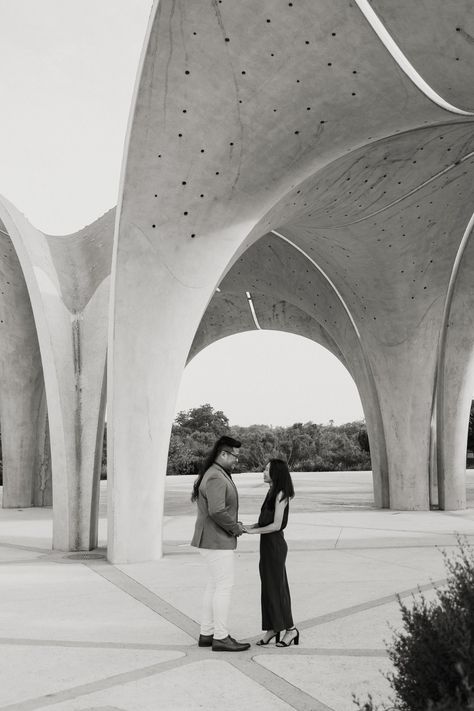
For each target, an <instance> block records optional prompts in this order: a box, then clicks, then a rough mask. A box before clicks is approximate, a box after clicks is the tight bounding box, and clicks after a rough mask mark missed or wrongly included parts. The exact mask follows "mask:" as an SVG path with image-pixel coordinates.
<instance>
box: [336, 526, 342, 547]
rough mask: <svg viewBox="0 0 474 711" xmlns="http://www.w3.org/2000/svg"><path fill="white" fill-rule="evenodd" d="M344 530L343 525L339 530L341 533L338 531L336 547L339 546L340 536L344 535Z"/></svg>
mask: <svg viewBox="0 0 474 711" xmlns="http://www.w3.org/2000/svg"><path fill="white" fill-rule="evenodd" d="M343 530H344V527H343V526H341V527H340V530H339V533H338V536H337V540H336V542H335V544H334V548H337V544H338V543H339V539H340V537H341V536H342V531H343Z"/></svg>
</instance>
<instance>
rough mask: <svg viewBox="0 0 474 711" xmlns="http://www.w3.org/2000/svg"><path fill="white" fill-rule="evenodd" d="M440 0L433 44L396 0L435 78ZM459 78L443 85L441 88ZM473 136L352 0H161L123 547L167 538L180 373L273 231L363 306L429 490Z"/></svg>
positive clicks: (116, 460)
mask: <svg viewBox="0 0 474 711" xmlns="http://www.w3.org/2000/svg"><path fill="white" fill-rule="evenodd" d="M438 5H439V7H438V14H437V15H436V18H434V17H433V16H431V15H430V14H429V13H428V12H427V11H426V9H425V6H423V8H421V9H420V8H418V9H417V10H416V11H414V12H416V13H417V14H419V13H422V14H423V22H422V23H418V26H422V27H423V31H422V33H421V34H420V35H419V37H418V39H417V42H418V44H417V54H416V56H414V55H413V50H412V45H413V34H412V29H411V28H412V27H414V24H412V25H411V26H410V28H407V24H408V23H409V22H410V17H411V15H410V13H411V9H410V7H409V6H408V4H406V7H405V6H404V12H405V15H403V13H402V12H400V13H399V14H396V16H394V19H393V18H392V17H389V18H387V17H383V16H384V13H386V6H387V4H386V3H379V4H378V10H379V13H380V15H381V17H383V19H384V21H385V23H386V25H387V27H388V28H389V29H390V31H391V32H392V34H394V35H395V34H396V35H397V41H398V44H399V46H400V47H401V48H402V49H403V51H404V52H405V54H406V55H407V56H409V57H411V62H412V64H413V66H415V67H416V68H417V70H418V71H419V73H420V74H421V75H422V76H423V77H424V78H425V80H426V81H427V82H428V83H431V84H433V85H435V84H436V82H435V81H434V80H433V81H432V79H433V74H432V73H431V74H430V72H429V71H428V69H429V67H428V65H427V63H426V62H425V60H424V57H425V56H426V53H427V52H428V50H429V48H430V47H431V40H432V36H433V33H435V34H442V33H443V32H444V34H445V37H446V38H448V37H449V32H448V30H449V28H451V26H452V19H453V15H452V12H451V10H450V9H449V8H446V7H445V6H444V5H443V4H442V3H439V4H438ZM461 5H462V3H461ZM376 9H377V8H376ZM403 17H405V18H406V20H405V21H404V24H403V26H402V28H401V29H399V30H397V31H395V30H394V26H393V25H392V26H391V22H392V19H393V22H395V21H397V22H398V21H399V20H400V19H401V18H403ZM435 24H436V27H435ZM458 34H459V33H458ZM410 43H411V44H410ZM466 51H467V50H466ZM456 56H457V55H456ZM466 56H467V55H466ZM463 57H464V55H463ZM466 61H467V60H466ZM454 62H456V59H454ZM463 62H464V59H463ZM463 62H461V61H459V62H457V64H458V65H459V66H461V64H463ZM454 66H455V65H454V64H450V66H449V68H448V69H447V70H446V76H448V75H449V77H450V79H451V77H452V76H453V71H452V70H453V67H454ZM463 71H464V70H463ZM442 73H443V72H442V71H441V70H440V74H442ZM461 74H462V72H461ZM461 74H460V75H459V76H461ZM443 81H444V79H443ZM445 85H446V86H447V82H445V84H439V83H438V84H437V85H436V86H435V89H436V90H437V92H438V93H439V94H440V95H441V96H443V95H444V93H445V92H444V89H445ZM449 86H451V87H452V88H453V91H451V93H450V94H449V95H448V94H446V100H447V101H450V103H452V104H453V105H459V106H461V108H462V107H463V106H465V103H464V101H463V95H462V91H463V89H462V86H463V83H462V80H458V81H456V83H454V82H450V83H449ZM473 135H474V128H473V123H472V122H471V121H466V120H465V119H460V118H459V117H457V116H456V115H454V114H453V113H452V112H451V111H446V110H445V109H443V108H441V107H440V106H438V105H436V104H434V103H433V102H432V101H431V100H430V99H428V98H427V97H426V96H424V95H423V94H422V93H420V92H419V90H418V89H417V88H416V87H415V85H414V84H413V82H412V81H411V79H410V78H409V77H408V76H406V75H405V74H403V73H402V72H401V71H400V68H399V67H398V65H397V64H396V63H395V62H394V60H393V58H392V56H391V54H390V53H389V52H388V51H387V49H386V47H385V46H384V45H383V44H382V43H381V42H380V40H379V39H378V37H377V36H376V35H375V34H374V32H373V29H372V27H371V26H370V25H369V24H368V23H367V21H366V19H365V17H364V16H363V14H362V13H361V12H360V10H359V8H358V7H356V6H355V5H353V4H342V3H334V2H330V1H329V0H318V2H317V3H315V2H312V1H310V0H302V1H301V2H298V3H293V4H291V3H288V4H286V5H285V6H284V7H280V6H279V8H278V10H276V9H275V4H274V3H273V2H271V1H270V0H265V1H264V2H261V3H258V5H257V6H256V5H255V3H252V2H250V0H244V1H243V2H240V3H212V4H209V3H207V2H204V0H196V1H193V2H192V3H191V2H184V3H180V4H177V3H174V2H172V0H161V2H159V3H155V5H154V8H153V11H152V15H151V19H150V24H149V28H148V31H147V37H146V40H145V45H144V51H143V56H142V60H141V65H140V69H139V75H138V80H137V86H136V90H135V96H134V101H133V105H132V111H131V116H130V123H129V132H128V138H127V145H126V152H125V161H124V168H123V175H122V181H121V191H120V202H119V207H118V214H117V229H116V238H115V257H114V269H113V290H112V300H111V318H110V322H111V324H110V355H111V357H110V359H109V388H110V390H109V407H110V412H111V421H110V435H111V442H110V448H111V454H112V462H111V467H110V468H111V478H112V482H111V483H112V485H111V487H110V490H111V498H110V510H111V518H110V520H109V542H110V548H109V555H110V558H111V560H112V561H114V562H126V561H132V560H139V559H149V558H154V557H157V556H159V555H160V554H161V513H160V512H161V509H162V499H163V487H164V471H165V468H166V467H165V464H166V453H167V444H168V439H169V432H170V428H171V422H172V418H173V414H174V404H175V399H176V393H177V387H178V383H179V380H180V376H181V372H182V370H183V368H184V365H185V362H186V358H187V357H188V354H189V351H190V348H191V346H192V343H193V339H194V337H195V334H196V330H197V328H198V325H199V323H200V321H201V319H202V317H203V315H204V313H205V311H206V308H207V307H208V305H209V302H210V301H211V299H212V298H213V295H214V293H215V289H216V287H217V286H218V285H219V284H220V282H221V281H222V280H223V277H224V276H225V275H226V274H227V273H228V272H229V270H230V269H231V268H232V267H233V265H234V264H236V263H237V261H238V259H239V257H241V256H242V255H243V254H244V253H245V251H246V250H247V249H248V248H249V247H250V246H251V245H252V244H253V243H254V242H257V240H259V239H260V238H262V237H263V236H264V235H266V234H267V233H269V232H270V231H271V230H276V231H279V232H281V234H284V235H285V236H286V237H287V238H288V239H290V240H291V242H292V243H293V244H295V245H296V246H297V247H298V248H300V249H301V250H302V251H304V252H305V253H306V254H308V255H309V256H311V258H312V259H313V260H314V261H315V263H317V264H318V265H319V266H320V267H321V268H322V269H323V271H324V272H325V273H326V274H327V275H328V276H329V278H330V280H331V282H332V283H333V284H334V285H335V287H336V289H337V291H338V292H339V293H340V294H341V295H342V297H343V300H344V301H345V302H346V303H348V304H350V306H351V314H352V316H353V319H354V323H355V324H356V327H357V330H358V332H359V333H360V341H361V346H362V348H363V351H364V353H365V354H367V359H368V366H369V370H370V372H371V373H372V377H373V386H374V388H375V394H376V399H377V401H378V402H379V405H380V417H381V424H380V429H381V431H383V433H384V436H385V451H386V454H387V462H388V464H387V466H388V479H389V489H390V505H391V506H392V507H398V508H415V509H426V508H429V506H430V487H429V479H430V466H429V461H430V456H429V451H430V443H431V440H430V421H431V405H432V401H433V398H434V394H435V393H434V390H435V371H436V360H437V359H436V353H437V346H438V339H439V334H440V328H441V324H442V313H443V304H444V299H445V295H446V290H447V287H448V282H449V275H450V273H451V270H452V265H453V261H454V259H455V254H456V252H457V248H458V246H459V242H460V239H461V236H462V231H463V229H464V227H465V225H466V223H467V220H468V213H469V214H470V212H472V206H471V207H470V201H471V196H470V193H469V185H470V184H471V183H472V180H471V172H472V167H471V166H472V158H471V153H472V139H473ZM388 168H389V169H388ZM349 184H350V186H349ZM447 204H448V205H449V209H447V208H446V205H447ZM469 210H470V212H469ZM402 225H403V227H402ZM405 228H406V229H405ZM430 260H431V261H430ZM229 273H230V272H229ZM426 275H427V276H428V277H429V281H427V276H426ZM331 336H332V337H333V335H332V334H331ZM338 346H339V347H340V349H341V351H342V352H343V353H344V354H345V351H344V349H343V348H342V347H341V346H340V344H338ZM345 349H346V351H347V344H345ZM132 369H133V372H134V374H135V377H134V379H133V380H132V379H129V380H127V375H128V374H129V373H130V372H131V371H132ZM132 470H133V471H134V472H136V474H135V476H134V479H133V482H132V481H131V478H130V471H132Z"/></svg>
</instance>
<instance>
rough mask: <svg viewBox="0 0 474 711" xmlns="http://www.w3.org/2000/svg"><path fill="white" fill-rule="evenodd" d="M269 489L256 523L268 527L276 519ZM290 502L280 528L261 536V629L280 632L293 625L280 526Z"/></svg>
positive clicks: (284, 524)
mask: <svg viewBox="0 0 474 711" xmlns="http://www.w3.org/2000/svg"><path fill="white" fill-rule="evenodd" d="M269 496H270V491H269V492H268V494H267V496H266V498H265V501H264V502H263V505H262V508H261V511H260V516H259V518H258V525H259V526H262V527H263V526H268V524H270V523H273V520H274V518H275V508H274V506H273V508H272V506H271V505H270V503H269V500H268V499H269ZM289 506H290V505H289V503H288V504H287V505H286V506H285V511H284V514H283V521H282V524H281V528H280V530H279V531H274V532H273V533H262V534H261V535H260V564H259V571H260V580H261V582H262V630H273V631H274V632H280V631H281V630H287V629H289V628H290V627H293V617H292V614H291V598H290V589H289V587H288V578H287V577H286V569H285V561H286V554H287V552H288V546H287V544H286V541H285V536H284V535H283V529H284V528H286V524H287V523H288V510H289Z"/></svg>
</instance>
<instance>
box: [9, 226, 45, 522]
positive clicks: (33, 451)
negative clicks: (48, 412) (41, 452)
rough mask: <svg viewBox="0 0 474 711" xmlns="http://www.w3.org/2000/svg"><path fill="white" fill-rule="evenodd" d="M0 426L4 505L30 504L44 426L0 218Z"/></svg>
mask: <svg viewBox="0 0 474 711" xmlns="http://www.w3.org/2000/svg"><path fill="white" fill-rule="evenodd" d="M0 250H1V253H2V255H3V256H2V259H1V260H0V272H1V293H0V334H1V340H0V430H1V437H2V457H3V506H4V507H5V508H15V507H27V506H33V505H34V504H35V481H36V472H37V459H38V432H39V431H40V430H41V429H42V427H43V426H44V423H43V418H44V411H43V410H42V408H41V402H42V396H43V392H44V383H43V371H42V367H41V356H40V351H39V346H38V339H37V335H36V328H35V323H34V318H33V313H32V309H31V304H30V299H29V295H28V290H27V288H26V284H25V280H24V277H23V274H22V270H21V266H20V263H19V261H18V258H17V255H16V252H15V249H14V247H13V245H12V243H11V240H10V238H9V237H8V234H7V233H6V230H5V229H4V225H3V223H1V222H0Z"/></svg>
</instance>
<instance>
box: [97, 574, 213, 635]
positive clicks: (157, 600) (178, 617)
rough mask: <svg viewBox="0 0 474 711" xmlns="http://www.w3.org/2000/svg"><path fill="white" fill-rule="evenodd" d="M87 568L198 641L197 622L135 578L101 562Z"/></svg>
mask: <svg viewBox="0 0 474 711" xmlns="http://www.w3.org/2000/svg"><path fill="white" fill-rule="evenodd" d="M83 564H84V565H86V567H88V568H90V570H92V571H93V572H94V573H97V575H100V576H101V577H102V578H105V579H106V580H108V581H109V582H110V583H112V585H115V587H117V588H119V589H120V590H122V592H124V593H126V594H127V595H130V597H133V598H134V599H135V600H137V602H140V603H141V604H142V605H145V606H146V607H148V608H149V609H150V610H153V612H156V613H157V614H158V615H160V617H162V618H163V619H165V620H167V621H168V622H170V623H171V624H173V625H174V626H175V627H178V628H179V629H180V630H182V631H183V632H186V634H188V635H189V636H190V637H192V638H193V639H196V637H197V636H198V635H199V629H200V627H199V625H198V623H197V622H195V620H193V619H191V617H188V616H187V615H185V614H184V612H181V611H180V610H178V609H177V608H176V607H174V606H173V605H170V603H169V602H166V600H163V598H161V597H159V596H158V595H156V594H155V593H154V592H152V591H151V590H150V589H149V588H147V587H145V586H144V585H142V584H141V583H138V582H137V581H136V580H134V578H131V577H130V576H129V575H127V574H126V573H124V572H123V571H121V570H119V569H118V568H116V567H115V566H113V565H111V564H110V563H107V562H106V561H101V562H83Z"/></svg>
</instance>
